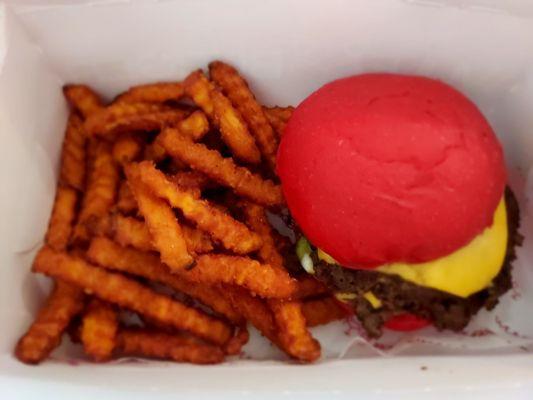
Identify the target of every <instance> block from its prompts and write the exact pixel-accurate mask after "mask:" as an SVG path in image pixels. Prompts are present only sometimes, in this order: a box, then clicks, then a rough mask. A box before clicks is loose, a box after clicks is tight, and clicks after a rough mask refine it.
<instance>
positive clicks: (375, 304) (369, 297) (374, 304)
mask: <svg viewBox="0 0 533 400" xmlns="http://www.w3.org/2000/svg"><path fill="white" fill-rule="evenodd" d="M364 297H365V299H367V301H368V302H369V303H370V305H371V306H372V307H374V308H380V307H381V306H382V303H381V300H380V299H378V298H377V297H376V295H375V294H374V293H372V292H366V293H365V294H364Z"/></svg>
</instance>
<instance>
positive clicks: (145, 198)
mask: <svg viewBox="0 0 533 400" xmlns="http://www.w3.org/2000/svg"><path fill="white" fill-rule="evenodd" d="M124 171H125V173H126V177H127V179H128V182H129V184H130V188H131V190H132V192H133V196H134V197H135V199H136V200H137V205H138V207H139V211H140V212H141V214H142V215H143V217H144V221H145V222H146V225H147V226H148V230H149V231H150V235H151V237H152V244H153V245H154V247H155V248H156V249H157V250H158V251H159V253H160V254H161V260H162V261H163V262H164V263H165V264H167V265H168V266H169V268H170V269H171V270H172V271H174V272H177V271H180V270H181V269H183V268H186V267H188V266H190V265H191V264H192V262H193V258H192V256H191V255H190V254H189V250H188V249H187V243H186V242H185V237H184V235H183V232H182V229H181V225H180V223H179V222H178V219H177V218H176V215H175V214H174V212H173V211H172V209H171V208H170V206H169V205H168V204H167V202H165V201H164V200H162V199H160V198H158V197H156V196H154V195H153V194H152V193H150V192H149V191H148V190H147V188H146V187H145V186H144V185H143V183H142V182H141V180H140V179H139V177H138V176H137V175H136V174H135V173H131V172H130V171H131V169H130V168H126V169H125V170H124Z"/></svg>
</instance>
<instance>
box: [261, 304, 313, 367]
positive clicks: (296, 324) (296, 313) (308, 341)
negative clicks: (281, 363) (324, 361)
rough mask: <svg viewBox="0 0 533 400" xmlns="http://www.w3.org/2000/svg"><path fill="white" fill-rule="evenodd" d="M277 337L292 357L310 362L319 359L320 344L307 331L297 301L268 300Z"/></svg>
mask: <svg viewBox="0 0 533 400" xmlns="http://www.w3.org/2000/svg"><path fill="white" fill-rule="evenodd" d="M268 303H269V306H270V308H271V309H272V312H273V313H274V321H275V323H276V326H277V328H278V330H279V333H278V337H279V341H280V342H281V344H282V347H283V349H284V350H285V351H286V352H287V353H288V354H289V355H291V356H292V357H294V358H296V359H298V360H300V361H304V362H312V361H315V360H316V359H318V358H319V357H320V343H318V341H317V340H316V339H314V338H313V336H311V333H310V332H309V330H308V329H307V324H306V321H305V317H304V315H303V312H302V304H301V303H300V302H299V301H280V300H270V301H269V302H268Z"/></svg>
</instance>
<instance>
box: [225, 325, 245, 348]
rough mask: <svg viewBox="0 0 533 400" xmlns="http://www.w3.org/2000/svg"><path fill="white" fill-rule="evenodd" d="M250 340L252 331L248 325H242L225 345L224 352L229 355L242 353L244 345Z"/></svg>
mask: <svg viewBox="0 0 533 400" xmlns="http://www.w3.org/2000/svg"><path fill="white" fill-rule="evenodd" d="M249 340H250V333H249V332H248V328H246V325H244V324H243V325H241V326H240V327H239V329H238V330H237V333H236V334H235V335H234V336H233V337H232V338H231V339H230V340H229V342H228V343H226V345H225V346H224V353H225V354H227V355H229V356H234V355H237V354H240V352H241V350H242V348H243V346H244V345H245V344H246V343H248V341H249Z"/></svg>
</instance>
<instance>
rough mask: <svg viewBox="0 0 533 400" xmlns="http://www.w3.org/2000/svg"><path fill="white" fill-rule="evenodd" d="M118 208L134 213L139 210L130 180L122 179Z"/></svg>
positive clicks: (126, 212) (124, 211) (121, 210)
mask: <svg viewBox="0 0 533 400" xmlns="http://www.w3.org/2000/svg"><path fill="white" fill-rule="evenodd" d="M117 209H118V210H119V211H120V212H121V213H124V214H127V215H129V214H134V213H136V212H137V201H136V200H135V197H133V193H131V189H130V185H128V181H126V180H122V181H121V182H120V186H119V189H118V199H117Z"/></svg>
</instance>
